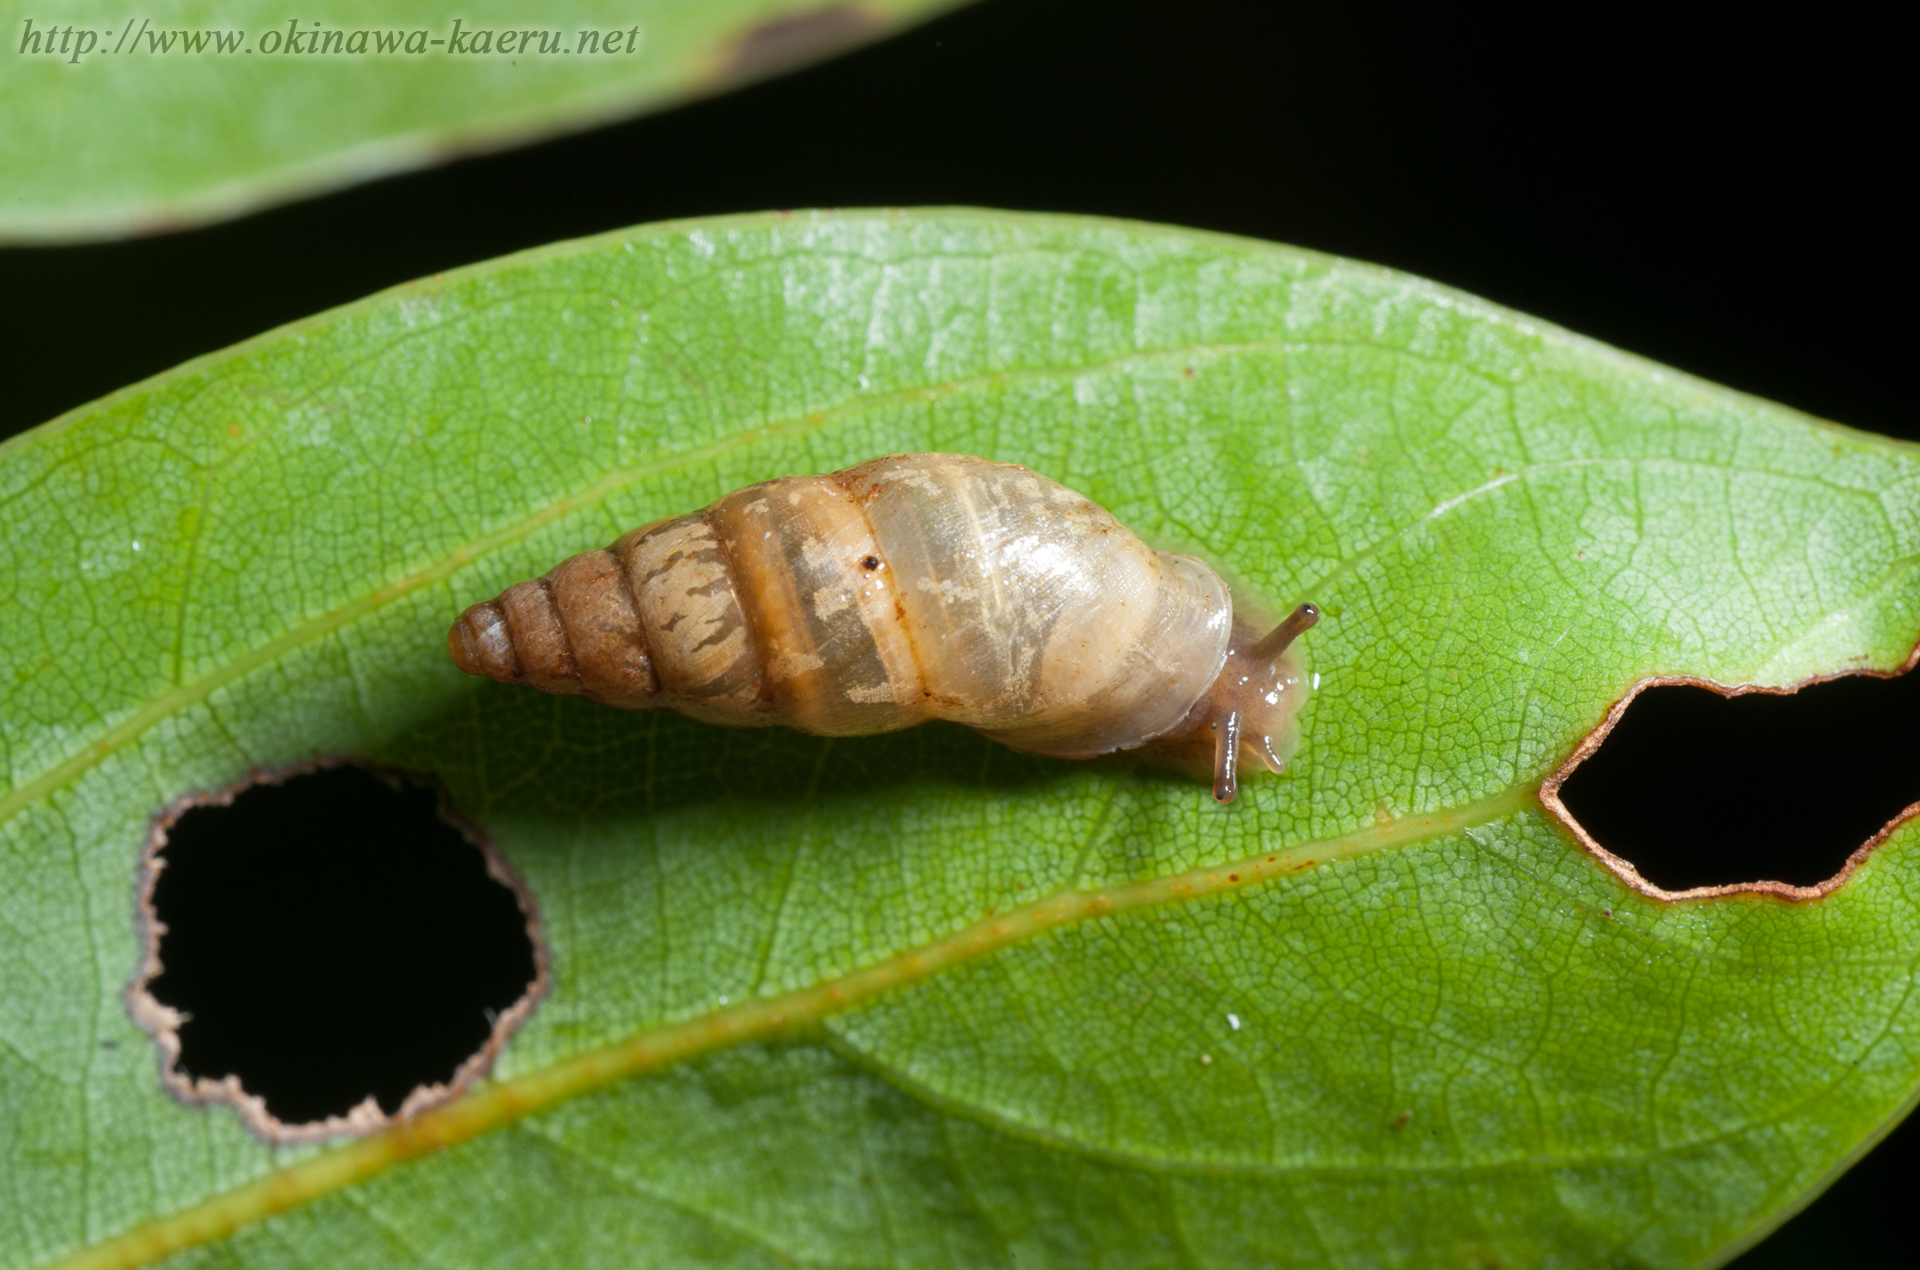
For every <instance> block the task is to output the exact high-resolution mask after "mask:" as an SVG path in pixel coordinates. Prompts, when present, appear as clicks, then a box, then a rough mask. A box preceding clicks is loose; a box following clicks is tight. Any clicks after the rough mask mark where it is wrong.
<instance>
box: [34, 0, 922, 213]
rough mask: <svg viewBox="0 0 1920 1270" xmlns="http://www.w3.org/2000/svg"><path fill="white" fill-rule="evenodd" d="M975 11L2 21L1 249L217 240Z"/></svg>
mask: <svg viewBox="0 0 1920 1270" xmlns="http://www.w3.org/2000/svg"><path fill="white" fill-rule="evenodd" d="M958 2H959V0H845V2H838V3H836V2H835V0H554V3H552V4H547V5H542V6H540V7H539V9H538V11H537V12H536V11H534V10H531V9H529V8H528V7H527V6H525V5H518V4H512V3H508V2H507V0H475V2H474V3H467V2H466V0H461V2H460V3H453V2H451V0H405V2H403V3H392V2H391V0H388V2H386V3H374V2H373V0H314V2H313V3H309V4H305V5H303V6H301V8H300V10H299V12H298V13H297V14H296V13H292V12H291V11H289V10H288V9H287V8H286V7H285V6H284V5H278V4H272V3H267V2H266V0H234V2H233V3H225V4H219V5H210V4H206V3H202V2H201V0H155V2H154V3H152V4H148V5H145V6H141V7H130V6H128V5H126V4H124V3H113V2H111V0H63V3H61V4H59V5H58V6H56V7H52V8H49V7H48V6H45V5H35V4H32V3H29V2H28V0H0V30H3V31H4V32H5V34H4V36H0V41H3V42H0V49H4V52H3V53H0V119H5V120H6V127H4V128H0V242H4V241H15V242H18V241H62V240H72V239H84V238H97V237H111V236H118V235H122V234H128V233H144V232H152V231H153V230H156V229H171V228H177V227H179V226H181V225H189V224H199V223H202V222H205V221H210V220H219V219H222V218H225V217H228V216H232V215H236V214H238V213H240V212H244V211H249V210H252V209H253V208H256V207H259V206H262V205H264V204H270V203H277V202H282V201H284V200H287V199H290V198H296V197H299V196H301V195H304V194H311V193H316V192H318V191H320V190H324V189H330V188H333V187H335V186H340V185H347V184H351V183H353V182H356V181H363V180H367V179H370V178H372V177H376V176H382V175H385V174H387V173H390V172H397V171H405V170H407V169H410V168H416V167H420V166H422V165H424V164H428V163H432V162H436V161H439V160H442V159H446V158H450V157H453V156H455V155H459V154H466V153H471V152H473V151H476V150H489V149H497V148H499V147H501V146H506V145H512V144H514V143H516V142H519V141H523V140H527V139H530V138H533V137H537V136H544V135H547V134H551V133H555V132H564V131H569V130H572V129H577V128H583V127H587V126H590V125H592V124H596V123H601V122H604V121H606V120H609V119H617V118H621V117H624V116H627V115H632V114H637V113H640V112H641V111H644V110H649V109H654V108H657V107H659V106H662V105H665V104H668V103H671V102H675V101H681V100H685V99H687V98H690V97H698V96H702V95H705V94H709V93H714V92H718V91H722V90H724V89H726V88H729V87H732V86H734V85H736V84H740V83H745V82H748V81H751V80H754V79H758V78H761V77H764V76H766V75H770V74H775V73H778V72H780V71H783V70H786V69H789V68H790V67H793V66H798V65H802V64H804V63H806V62H810V61H813V60H815V59H817V58H820V57H825V56H828V55H830V54H833V53H838V52H840V51H842V50H843V49H846V48H849V47H852V46H854V45H857V44H861V43H865V42H867V41H869V40H873V39H878V38H880V37H881V36H883V35H885V34H887V33H888V32H889V31H891V30H893V29H896V28H897V27H899V26H900V25H902V24H904V23H908V22H913V21H918V20H920V19H923V18H925V17H928V16H930V15H932V14H934V13H937V12H939V11H941V10H942V9H946V8H950V7H952V6H953V5H954V4H956V3H958ZM588 175H589V176H590V174H588Z"/></svg>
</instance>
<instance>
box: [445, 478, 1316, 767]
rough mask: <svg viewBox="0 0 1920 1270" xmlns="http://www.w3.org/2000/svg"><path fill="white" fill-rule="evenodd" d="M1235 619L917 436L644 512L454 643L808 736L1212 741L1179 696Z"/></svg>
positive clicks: (474, 611) (1154, 567) (478, 656)
mask: <svg viewBox="0 0 1920 1270" xmlns="http://www.w3.org/2000/svg"><path fill="white" fill-rule="evenodd" d="M1231 628H1232V603H1231V598H1230V596H1229V595H1228V592H1227V587H1226V584H1225V583H1224V582H1223V581H1221V579H1220V578H1219V576H1218V575H1217V574H1215V573H1214V572H1213V571H1212V570H1211V569H1209V568H1208V567H1207V566H1205V565H1204V564H1202V563H1201V562H1199V561H1197V560H1194V559H1191V558H1190V557H1186V556H1179V555H1173V554H1169V553H1166V552H1158V551H1154V550H1153V549H1152V548H1150V547H1148V546H1147V545H1146V544H1145V543H1143V542H1141V541H1140V539H1139V538H1138V537H1136V536H1135V535H1134V534H1133V533H1131V532H1130V531H1128V530H1127V529H1126V527H1125V526H1124V525H1122V524H1120V523H1119V522H1118V521H1117V520H1115V519H1114V518H1113V516H1112V515H1111V514H1110V513H1109V512H1107V511H1106V510H1105V509H1104V508H1102V507H1100V506H1099V505H1098V504H1096V503H1094V502H1092V501H1091V500H1089V499H1087V498H1086V497H1085V496H1083V495H1081V494H1077V493H1075V492H1074V491H1072V490H1070V489H1067V488H1066V487H1064V486H1061V485H1058V484H1056V483H1054V482H1053V481H1050V480H1048V479H1046V478H1045V477H1042V476H1040V475H1039V474H1037V473H1035V472H1032V471H1030V470H1028V469H1026V468H1023V467H1017V466H1014V465H1011V464H1002V463H992V462H988V461H987V460H984V459H978V458H972V457H969V456H966V455H952V454H911V455H892V456H889V457H886V458H880V459H874V460H872V461H870V462H867V463H863V464H861V465H859V466H858V467H855V468H850V469H847V470H846V471H842V472H836V473H833V474H831V475H828V476H795V477H785V478H782V479H779V480H773V481H763V482H761V483H759V484H756V485H749V486H746V487H745V488H743V489H739V490H736V491H734V492H733V493H731V494H728V495H726V496H725V497H724V498H721V499H720V500H718V501H717V502H715V503H714V504H712V505H711V506H710V507H708V508H706V509H705V510H703V511H699V512H695V513H692V514H690V515H684V516H677V517H674V518H672V519H669V520H662V521H657V522H654V523H653V524H650V525H645V526H642V527H641V528H639V529H636V530H633V531H632V532H631V533H628V534H627V535H625V536H624V537H622V538H621V539H620V540H619V541H618V542H616V543H615V544H613V546H612V548H611V549H609V550H603V551H589V552H585V553H583V554H581V555H577V556H574V557H572V558H571V559H568V560H566V561H564V562H562V563H561V564H560V565H559V566H558V567H556V568H555V569H553V570H552V571H550V572H549V573H548V574H547V575H546V576H545V577H543V578H538V579H534V580H531V581H527V582H521V583H517V584H516V585H514V586H512V587H509V588H508V589H507V590H506V591H504V592H502V593H501V594H500V595H499V596H498V597H496V598H495V599H494V600H492V601H489V602H487V603H485V604H476V605H474V606H473V607H472V608H470V609H468V610H467V611H466V612H465V613H463V614H462V615H461V617H460V619H459V620H458V621H457V622H456V623H455V624H454V627H453V629H452V631H450V632H449V634H448V647H449V649H450V651H451V652H452V654H453V658H454V661H455V662H457V663H458V664H459V666H460V667H461V669H463V670H465V671H467V672H468V673H470V674H481V675H487V676H490V677H491V678H494V679H498V680H502V681H504V682H507V683H519V684H527V685H530V686H532V687H535V688H539V689H542V690H544V691H546V692H552V693H562V694H566V695H583V696H587V697H591V698H593V699H595V700H597V701H602V702H605V703H607V704H609V705H615V706H621V707H624V708H626V709H630V710H673V711H676V712H678V713H680V714H684V715H687V716H689V717H691V718H695V719H700V720H703V721H705V722H709V723H718V724H725V725H730V726H734V727H753V726H764V725H768V724H785V725H787V726H789V727H793V728H797V729H799V730H801V731H803V732H810V733H813V734H814V735H818V736H864V735H872V734H874V733H881V732H892V731H896V730H898V729H901V728H907V727H911V726H913V725H914V724H916V723H919V722H921V721H923V720H925V719H928V718H934V717H939V718H944V719H950V720H952V721H954V722H956V723H961V724H965V725H966V726H968V727H972V728H975V729H977V730H979V731H981V732H983V733H985V734H986V735H988V736H990V737H993V738H994V739H995V740H998V741H1001V742H1003V743H1005V744H1007V745H1011V746H1013V747H1014V748H1016V749H1021V750H1026V751H1029V752H1031V753H1037V754H1048V755H1055V756H1058V757H1065V758H1083V757H1090V756H1092V755H1096V754H1103V753H1108V752H1111V751H1114V750H1117V749H1129V748H1132V747H1135V746H1138V745H1141V744H1142V743H1143V742H1147V741H1150V740H1152V739H1153V738H1156V737H1160V736H1163V735H1165V734H1167V733H1168V732H1170V731H1172V730H1175V729H1179V728H1182V727H1185V728H1187V730H1195V729H1199V730H1202V731H1209V736H1210V730H1209V725H1208V723H1207V722H1206V721H1205V720H1200V719H1198V717H1197V716H1194V717H1190V712H1191V711H1192V710H1194V709H1196V708H1198V703H1200V702H1201V700H1202V698H1203V697H1205V696H1206V695H1207V694H1208V693H1209V691H1210V687H1211V686H1213V685H1214V684H1215V682H1216V680H1217V679H1218V678H1219V677H1220V675H1221V671H1222V667H1223V666H1224V665H1225V664H1226V661H1227V657H1228V643H1229V638H1230V635H1231V634H1232V629H1231ZM1290 708H1291V707H1290ZM1290 708H1289V709H1290ZM1242 714H1243V715H1244V714H1248V712H1247V711H1244V710H1243V711H1242ZM1211 717H1212V716H1211V715H1209V716H1208V718H1209V719H1210V718H1211ZM1249 717H1250V715H1249ZM1207 744H1209V745H1210V744H1211V741H1210V740H1209V741H1208V742H1207Z"/></svg>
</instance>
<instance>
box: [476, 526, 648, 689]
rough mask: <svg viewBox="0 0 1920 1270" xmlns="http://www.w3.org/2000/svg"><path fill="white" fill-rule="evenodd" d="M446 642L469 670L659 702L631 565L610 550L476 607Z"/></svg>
mask: <svg viewBox="0 0 1920 1270" xmlns="http://www.w3.org/2000/svg"><path fill="white" fill-rule="evenodd" d="M447 649H448V651H449V652H451V653H452V654H453V660H454V662H455V663H456V664H457V665H459V667H460V669H462V670H464V671H466V672H467V673H468V674H474V675H486V676H488V677H489V678H493V679H498V680H500V681H502V682H504V683H520V684H527V685H530V686H531V687H535V688H538V689H540V690H541V691H542V692H551V693H558V694H560V695H562V696H587V697H592V698H593V699H594V700H596V701H602V702H605V703H606V704H608V705H612V706H622V707H625V708H627V709H630V710H631V709H643V710H644V709H648V708H657V706H658V704H659V703H658V698H659V695H660V681H659V678H658V677H657V676H656V675H655V673H654V668H653V659H652V657H651V655H650V653H649V650H648V647H647V642H646V638H645V635H644V634H643V632H642V631H641V629H640V625H639V622H638V620H637V616H636V614H635V611H634V603H633V595H632V592H631V590H630V589H629V587H628V584H627V578H626V571H625V570H624V569H623V568H622V567H621V564H620V561H619V560H618V559H617V558H616V557H615V556H614V554H613V553H612V552H610V551H588V552H583V553H581V554H580V555H577V556H573V557H571V558H569V559H567V560H565V561H562V562H561V563H560V565H559V566H558V567H556V568H554V569H552V570H551V571H549V572H548V573H547V574H546V576H545V577H541V578H534V579H531V580H530V581H526V582H517V583H515V584H514V585H513V586H510V587H508V588H507V589H506V590H505V591H503V592H501V593H500V595H499V596H497V597H496V598H494V599H493V600H490V601H488V602H487V603H485V604H476V605H474V606H473V607H471V608H469V609H468V610H467V611H466V612H464V613H462V614H461V615H460V620H459V621H457V622H455V623H454V624H453V629H452V630H451V631H449V632H448V633H447Z"/></svg>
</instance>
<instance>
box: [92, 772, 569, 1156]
mask: <svg viewBox="0 0 1920 1270" xmlns="http://www.w3.org/2000/svg"><path fill="white" fill-rule="evenodd" d="M338 767H357V768H359V769H360V770H362V771H364V772H366V773H367V774H368V775H370V776H372V777H373V778H374V779H376V780H378V781H380V782H381V783H382V784H384V785H387V786H389V787H391V788H394V789H396V790H397V789H399V788H401V787H402V786H405V785H415V786H424V787H425V788H428V789H431V790H433V791H434V794H435V796H436V798H437V800H438V807H437V809H436V810H437V814H438V815H439V817H440V819H441V820H443V821H445V822H446V823H447V824H449V825H451V826H453V828H454V829H455V830H457V831H458V832H459V834H460V836H461V837H462V838H465V839H466V840H467V841H468V842H470V843H472V844H473V845H474V846H475V847H477V848H478V849H479V851H480V854H481V857H482V858H483V859H484V860H485V861H486V865H487V875H488V876H489V877H491V878H493V879H494V880H495V881H496V882H499V883H500V884H501V885H502V886H504V887H506V888H507V889H508V890H509V891H511V892H513V898H514V901H515V903H517V904H518V905H519V906H520V912H521V914H522V915H523V916H524V917H525V918H526V922H527V938H528V939H529V940H530V941H531V942H532V944H533V964H534V977H533V982H532V983H530V984H528V985H527V990H526V991H525V992H524V993H522V994H521V996H520V998H519V999H518V1000H517V1001H515V1002H514V1003H513V1004H512V1005H510V1006H508V1007H507V1008H506V1009H505V1010H502V1011H501V1012H500V1015H499V1017H498V1018H496V1019H495V1020H494V1024H493V1031H492V1032H491V1033H489V1034H488V1037H487V1041H486V1044H484V1045H482V1046H481V1047H480V1048H479V1049H478V1050H476V1051H474V1053H473V1054H472V1055H471V1056H470V1057H469V1058H468V1059H467V1060H466V1061H465V1062H464V1063H462V1064H460V1066H459V1067H458V1068H456V1069H455V1070H454V1073H453V1078H452V1079H451V1080H449V1081H445V1082H438V1081H436V1082H435V1083H433V1084H431V1085H416V1086H415V1087H414V1089H413V1092H412V1093H410V1094H408V1095H407V1097H406V1100H405V1101H404V1102H402V1103H401V1104H400V1107H399V1109H398V1110H397V1111H395V1112H394V1113H393V1114H392V1115H391V1116H389V1115H388V1114H387V1113H385V1112H383V1111H381V1110H380V1105H379V1103H378V1102H376V1101H375V1100H374V1097H373V1095H372V1094H368V1095H367V1096H366V1098H364V1099H362V1100H361V1101H360V1103H359V1104H358V1105H356V1106H355V1107H354V1108H353V1109H352V1110H351V1111H349V1112H347V1114H346V1115H344V1116H328V1117H327V1118H326V1119H324V1120H314V1121H307V1122H305V1123H301V1124H288V1123H286V1122H285V1121H283V1120H281V1119H280V1118H279V1117H277V1116H275V1115H274V1114H273V1113H272V1112H270V1111H268V1110H267V1104H266V1100H265V1099H264V1098H262V1097H260V1096H259V1095H257V1094H250V1093H248V1092H247V1091H246V1090H245V1089H244V1088H243V1087H242V1086H241V1084H240V1078H239V1077H238V1076H235V1075H232V1074H229V1075H226V1076H223V1077H221V1078H220V1079H219V1080H213V1079H210V1078H208V1077H205V1076H201V1077H198V1078H194V1077H189V1076H188V1075H187V1074H186V1073H185V1072H184V1071H182V1070H181V1069H180V1066H179V1063H180V1025H181V1024H182V1023H184V1022H185V1021H186V1020H185V1016H183V1015H182V1014H181V1012H180V1011H178V1010H176V1009H174V1008H173V1007H172V1006H169V1005H163V1004H161V1002H160V1001H159V1000H157V999H156V998H155V997H154V996H153V994H152V993H151V992H149V991H148V985H149V984H150V983H152V981H153V980H154V979H155V978H156V977H157V976H158V975H159V974H160V971H161V969H162V966H161V962H160V937H161V936H162V935H165V934H166V933H167V926H166V923H165V922H162V921H161V920H160V916H159V914H158V913H157V912H155V911H154V907H153V890H154V887H155V885H156V884H157V883H158V882H159V880H160V871H161V870H162V869H164V868H165V867H166V863H167V862H166V860H165V859H164V858H163V857H162V856H161V855H160V852H161V851H162V850H163V849H164V848H165V847H166V845H167V832H168V830H170V829H171V828H172V827H173V826H174V825H175V824H177V823H178V822H179V820H180V818H181V817H182V816H184V815H185V814H186V813H187V812H189V811H191V810H193V809H194V808H196V807H224V806H228V805H229V804H231V803H232V802H233V800H234V799H235V798H236V797H238V796H239V795H240V794H241V793H242V792H243V791H245V790H248V789H252V788H253V787H254V786H256V785H280V784H285V783H286V782H287V781H288V780H291V779H292V778H294V777H296V776H306V775H310V774H311V773H314V772H318V771H324V770H327V769H330V768H338ZM134 920H135V924H136V927H137V929H138V931H139V938H140V946H141V959H140V966H139V969H138V970H137V971H136V972H135V974H134V978H133V981H132V982H131V983H129V984H128V985H127V989H126V993H125V997H126V1003H127V1013H128V1014H129V1015H131V1016H132V1018H133V1022H134V1025H135V1026H136V1027H138V1028H139V1029H140V1030H141V1031H143V1032H145V1033H146V1034H147V1035H149V1036H151V1037H152V1038H153V1040H154V1045H155V1046H156V1048H157V1050H158V1055H157V1057H158V1060H159V1065H160V1083H161V1085H162V1087H163V1088H165V1089H166V1091H167V1092H168V1093H169V1094H171V1095H172V1096H173V1098H174V1100H175V1101H177V1102H179V1103H182V1104H183V1105H185V1106H189V1107H207V1106H212V1105H214V1104H216V1103H230V1104H232V1106H233V1108H234V1110H235V1111H237V1112H238V1113H239V1114H240V1120H241V1122H242V1123H243V1124H245V1125H246V1126H247V1128H249V1129H251V1130H253V1132H254V1133H255V1134H257V1135H258V1136H259V1137H261V1138H262V1139H264V1140H265V1141H267V1142H268V1143H271V1144H273V1145H276V1146H280V1145H287V1144H290V1143H296V1142H320V1141H324V1140H326V1139H329V1138H335V1137H339V1136H341V1135H345V1134H351V1135H354V1136H357V1137H364V1136H366V1135H367V1134H370V1133H377V1132H379V1131H380V1130H382V1129H385V1128H386V1127H387V1126H389V1125H391V1124H394V1123H397V1122H399V1121H404V1120H409V1119H411V1118H413V1117H414V1116H417V1115H419V1114H420V1113H421V1112H423V1111H425V1110H427V1109H428V1108H429V1107H437V1106H439V1105H440V1104H442V1103H445V1102H449V1101H451V1100H452V1099H454V1098H457V1097H459V1096H460V1095H461V1094H463V1093H465V1092H466V1091H467V1090H468V1089H469V1088H470V1087H472V1085H473V1084H474V1082H475V1081H478V1080H480V1079H482V1078H483V1077H485V1076H486V1075H488V1074H489V1073H490V1072H491V1071H492V1070H493V1064H494V1062H495V1060H496V1059H498V1058H499V1056H500V1053H501V1051H502V1050H503V1049H505V1048H506V1044H507V1041H508V1039H509V1038H511V1037H512V1035H513V1034H514V1032H515V1031H517V1030H518V1029H519V1027H520V1025H521V1024H522V1023H524V1022H526V1020H527V1019H528V1017H530V1016H531V1015H532V1013H533V1010H534V1007H535V1006H537V1005H539V1003H540V1001H541V1000H542V999H543V998H544V997H545V996H546V994H547V991H548V989H549V988H551V987H552V985H553V972H552V967H551V958H550V956H549V953H548V950H547V941H546V936H545V933H544V931H543V930H542V928H541V922H540V908H539V904H538V902H537V901H536V900H535V899H534V896H533V892H532V891H531V890H530V889H528V887H527V884H526V883H525V882H524V881H522V880H521V878H520V875H519V874H517V873H515V872H514V870H513V866H512V865H510V864H509V863H508V862H507V858H506V856H505V855H504V854H502V852H501V851H500V848H499V846H498V845H497V844H496V843H495V842H494V840H493V838H492V836H491V835H490V834H488V833H487V831H486V830H485V829H484V828H483V827H482V826H481V825H480V824H479V822H478V821H475V820H473V819H471V818H469V817H467V816H465V815H462V814H461V813H460V812H459V811H458V810H457V809H456V808H455V807H454V805H453V800H452V798H451V797H450V796H449V795H448V793H447V789H446V786H445V785H443V784H441V782H440V781H439V779H438V778H437V777H435V776H433V775H431V774H428V773H423V772H414V771H408V770H405V769H402V768H394V767H383V766H380V765H379V764H376V763H369V762H367V761H366V760H364V759H360V758H356V757H354V756H352V755H329V756H325V757H322V758H316V759H310V760H308V761H306V762H303V763H295V764H293V765H291V766H287V767H276V768H256V769H255V770H254V771H252V772H250V773H248V774H247V775H246V776H245V777H243V778H241V779H240V780H237V781H235V782H233V783H232V784H231V785H227V786H225V787H224V788H221V789H216V790H198V791H194V792H192V793H188V794H184V795H182V796H181V797H179V798H176V799H175V800H174V801H173V802H171V803H168V804H167V805H166V806H165V807H163V808H161V809H160V811H158V812H157V813H155V815H154V817H153V823H152V827H151V828H150V829H149V830H148V833H147V843H146V846H145V848H144V849H143V850H142V851H141V853H140V865H139V872H138V880H137V883H136V886H135V891H134Z"/></svg>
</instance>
